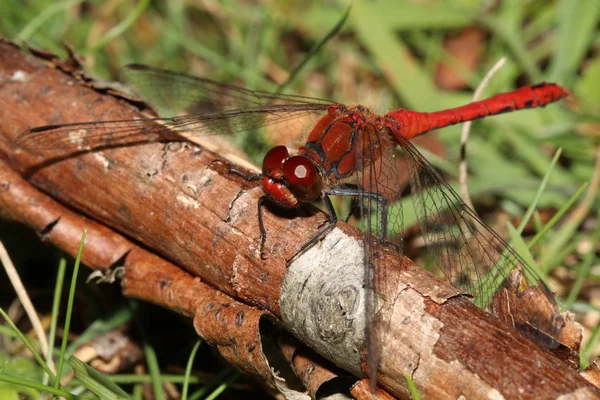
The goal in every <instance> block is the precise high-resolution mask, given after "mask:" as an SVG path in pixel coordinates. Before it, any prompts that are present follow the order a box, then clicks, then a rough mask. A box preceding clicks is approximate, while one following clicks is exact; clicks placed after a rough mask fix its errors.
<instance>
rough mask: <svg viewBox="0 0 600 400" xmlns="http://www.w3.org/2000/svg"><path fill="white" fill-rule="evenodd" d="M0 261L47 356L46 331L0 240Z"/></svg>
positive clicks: (52, 368) (50, 366) (50, 363)
mask: <svg viewBox="0 0 600 400" xmlns="http://www.w3.org/2000/svg"><path fill="white" fill-rule="evenodd" d="M0 262H1V263H2V265H3V266H4V270H5V271H6V275H8V279H10V282H11V283H12V285H13V287H14V288H15V292H16V294H17V297H18V298H19V300H20V301H21V304H22V305H23V309H24V310H25V312H26V313H27V316H28V317H29V320H30V321H31V326H32V327H33V330H34V332H35V334H36V335H37V337H38V339H39V342H40V347H41V350H42V353H43V354H44V355H46V356H47V355H48V354H50V353H49V352H48V338H47V337H46V332H45V331H44V328H43V326H42V322H41V321H40V317H39V315H38V313H37V311H36V310H35V307H34V306H33V303H32V302H31V299H30V298H29V295H28V294H27V290H26V289H25V286H23V282H22V281H21V277H20V276H19V273H18V272H17V269H16V268H15V265H14V264H13V262H12V260H11V259H10V256H9V254H8V252H7V251H6V248H5V247H4V244H3V243H2V241H0ZM47 361H48V367H49V368H50V370H51V371H52V372H56V370H55V367H54V363H53V362H52V359H48V360H47Z"/></svg>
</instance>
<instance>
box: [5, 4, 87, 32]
mask: <svg viewBox="0 0 600 400" xmlns="http://www.w3.org/2000/svg"><path fill="white" fill-rule="evenodd" d="M82 2H83V0H70V1H63V2H61V3H56V4H52V5H51V6H49V7H47V8H46V9H44V11H42V12H41V13H39V14H38V15H37V16H36V17H35V18H33V19H31V21H29V23H28V24H27V25H25V26H24V27H23V29H21V32H19V33H18V34H17V36H16V39H17V40H22V41H23V42H27V41H29V40H30V39H31V37H32V36H33V35H34V34H35V32H36V31H37V30H38V29H39V28H40V27H42V26H44V24H45V23H46V22H47V21H49V20H50V19H51V18H52V17H54V16H55V15H56V14H58V13H60V12H62V11H65V10H66V9H67V8H69V7H71V6H74V5H77V4H79V3H82Z"/></svg>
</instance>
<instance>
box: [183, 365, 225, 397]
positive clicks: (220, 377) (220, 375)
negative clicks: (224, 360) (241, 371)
mask: <svg viewBox="0 0 600 400" xmlns="http://www.w3.org/2000/svg"><path fill="white" fill-rule="evenodd" d="M233 371H235V369H234V368H233V367H226V368H224V369H223V370H221V371H220V372H219V373H218V374H217V375H216V376H215V377H214V379H212V381H211V382H209V383H207V384H206V385H205V386H204V387H203V388H200V389H198V390H197V391H195V392H194V393H193V394H192V395H191V396H190V398H189V400H198V399H200V398H202V397H204V396H205V394H206V393H207V392H208V391H209V390H210V389H211V388H213V387H215V386H217V384H219V382H222V381H224V380H225V378H227V376H228V375H229V374H231V373H232V372H233Z"/></svg>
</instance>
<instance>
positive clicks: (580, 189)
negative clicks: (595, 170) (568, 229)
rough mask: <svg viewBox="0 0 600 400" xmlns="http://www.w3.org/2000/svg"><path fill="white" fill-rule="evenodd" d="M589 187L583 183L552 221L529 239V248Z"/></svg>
mask: <svg viewBox="0 0 600 400" xmlns="http://www.w3.org/2000/svg"><path fill="white" fill-rule="evenodd" d="M587 187H588V184H587V183H584V184H582V185H581V186H580V187H579V189H577V191H576V192H575V193H574V194H573V196H571V198H570V199H569V200H568V201H567V202H566V203H565V204H564V206H562V207H561V208H560V209H559V210H558V211H557V212H556V213H555V214H554V215H553V216H552V218H550V221H548V223H547V224H546V225H544V227H543V228H542V229H541V230H540V231H539V232H538V233H536V234H535V236H534V237H533V238H532V239H531V240H530V241H529V245H528V246H529V248H532V247H533V246H535V245H536V244H537V242H538V241H540V239H542V238H543V237H544V235H545V234H546V232H548V231H549V230H550V229H552V227H553V226H554V225H556V223H557V222H558V221H559V220H560V218H561V217H562V216H563V215H564V214H565V213H566V212H567V211H568V210H569V209H570V208H571V206H572V205H573V204H575V202H576V201H577V199H578V198H579V196H581V194H582V193H583V191H584V190H585V189H586V188H587Z"/></svg>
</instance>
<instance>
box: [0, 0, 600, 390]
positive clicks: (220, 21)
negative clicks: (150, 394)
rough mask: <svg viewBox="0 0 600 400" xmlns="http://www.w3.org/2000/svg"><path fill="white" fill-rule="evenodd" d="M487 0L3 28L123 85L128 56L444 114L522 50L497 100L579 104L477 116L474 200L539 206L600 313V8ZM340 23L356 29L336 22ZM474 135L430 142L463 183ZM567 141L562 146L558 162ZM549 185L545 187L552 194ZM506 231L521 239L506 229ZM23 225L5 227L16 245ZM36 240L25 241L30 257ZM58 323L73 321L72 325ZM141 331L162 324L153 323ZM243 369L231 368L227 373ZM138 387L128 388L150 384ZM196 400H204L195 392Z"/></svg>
mask: <svg viewBox="0 0 600 400" xmlns="http://www.w3.org/2000/svg"><path fill="white" fill-rule="evenodd" d="M481 3H482V2H479V1H473V0H461V1H446V0H431V1H428V2H423V1H411V0H379V1H367V0H356V1H353V2H352V3H351V4H352V8H351V10H350V12H349V15H348V17H347V20H344V19H343V18H344V14H345V12H346V11H347V10H348V6H349V4H350V3H349V2H343V1H340V2H337V3H336V2H321V1H313V2H310V3H309V5H308V6H306V2H305V1H300V0H295V1H290V2H258V4H251V3H250V2H247V1H237V0H229V1H223V2H211V4H212V5H213V8H211V9H206V8H201V6H199V5H197V4H200V2H192V1H169V2H164V1H153V2H150V1H144V0H142V1H122V2H102V1H91V2H86V3H85V4H86V6H85V7H84V6H83V4H84V3H83V2H82V1H63V2H54V1H51V0H31V1H29V2H27V4H28V6H27V7H24V6H22V4H23V3H22V2H20V1H16V0H4V1H3V2H2V5H0V33H2V34H3V35H5V36H6V37H8V38H12V39H15V40H26V41H27V42H28V43H29V44H30V45H31V46H33V47H38V48H44V49H49V50H52V51H55V52H58V53H60V54H63V55H64V54H66V52H65V51H64V49H63V48H62V44H61V43H68V44H69V45H70V46H72V47H73V48H74V50H75V52H76V53H77V54H82V55H85V59H84V61H83V64H84V66H85V68H86V70H87V71H88V72H90V73H91V74H93V75H95V76H97V77H100V78H103V79H116V77H117V72H118V70H119V68H120V67H121V66H123V65H124V64H127V63H130V62H136V63H144V64H148V65H152V66H156V67H162V68H167V69H173V70H178V71H187V72H190V73H192V74H195V75H200V76H207V77H210V78H213V79H217V80H222V81H227V82H232V83H236V84H239V85H244V86H248V87H250V88H255V89H262V90H271V91H277V90H281V88H284V89H285V90H284V92H285V93H295V94H303V95H307V96H315V97H323V98H331V99H335V100H337V101H341V102H346V103H364V104H365V105H367V106H370V107H371V108H372V109H374V110H376V111H384V110H389V109H394V108H397V107H407V108H412V109H415V110H418V111H434V110H440V109H443V108H447V107H454V106H458V105H462V104H465V103H468V102H469V101H470V97H471V93H472V90H473V89H474V88H475V87H476V86H477V85H478V84H479V82H480V81H481V79H482V77H483V76H484V75H485V74H486V72H487V71H488V70H489V68H490V67H491V66H492V65H493V64H494V63H495V62H496V61H497V60H498V59H500V58H501V57H503V56H506V57H507V62H506V65H505V66H504V67H503V68H502V69H501V70H500V71H499V73H498V74H496V75H495V76H494V77H493V79H492V80H491V82H490V84H489V85H488V86H487V88H486V90H485V96H488V95H492V94H494V93H496V92H500V91H505V90H510V89H513V88H515V87H517V86H519V85H521V84H533V83H537V82H540V81H554V82H557V83H559V84H561V85H563V86H565V87H567V88H568V89H569V90H571V91H572V93H573V94H574V98H576V99H577V103H576V104H575V103H573V104H571V103H568V104H567V103H566V102H563V103H561V104H553V105H550V106H548V107H546V108H544V109H535V110H528V111H521V112H516V113H511V114H504V115H502V116H498V117H493V118H488V119H484V120H481V121H477V122H476V123H475V124H474V125H473V127H472V133H471V136H470V139H469V144H468V148H467V154H468V160H469V171H470V176H469V189H470V191H471V195H472V196H473V198H474V200H475V205H476V207H478V206H479V207H481V208H484V209H486V210H489V212H488V215H495V214H498V213H499V212H500V211H503V212H504V213H506V214H508V215H510V216H513V217H521V216H523V215H524V214H525V213H526V212H527V211H528V210H529V208H530V206H531V205H532V204H535V210H529V213H528V216H531V219H532V220H533V227H534V228H533V231H531V230H530V231H529V233H527V232H526V233H525V234H524V235H525V236H524V237H523V241H524V242H523V243H519V247H521V248H522V250H523V251H527V252H528V253H530V254H531V256H532V257H533V258H534V259H535V260H536V262H537V263H538V264H540V266H541V267H542V269H543V271H544V273H545V274H547V275H548V276H549V281H550V284H551V286H552V289H553V290H555V291H557V292H558V294H559V298H560V299H565V302H564V306H565V309H567V310H572V311H577V312H578V316H579V317H582V316H584V315H585V314H590V315H592V317H594V316H595V317H596V318H597V314H598V313H599V312H600V311H599V309H598V304H595V305H593V304H591V302H590V295H591V293H593V288H596V290H597V288H598V285H599V284H600V275H599V274H598V271H597V268H594V266H597V265H598V264H599V257H598V253H599V249H598V235H599V234H598V230H597V229H594V228H593V226H594V224H596V226H597V224H598V209H599V208H600V207H599V204H600V199H599V197H598V194H597V192H596V191H595V189H594V187H593V185H590V184H589V183H590V181H591V178H592V176H593V173H594V168H595V160H594V158H595V152H596V149H597V148H598V146H599V141H598V134H597V132H598V126H599V125H598V124H600V107H599V106H598V105H599V104H600V86H599V85H600V84H599V82H600V58H598V57H596V58H595V59H593V58H590V54H598V51H599V50H600V49H599V48H598V47H599V45H600V41H599V40H598V39H599V37H598V32H597V26H598V24H599V22H600V8H598V7H597V5H596V4H595V2H594V1H584V0H559V1H546V0H532V1H528V2H523V1H518V0H506V1H503V2H500V5H499V6H498V7H497V8H495V9H493V10H491V11H489V10H484V9H482V8H481ZM340 21H343V22H344V23H343V25H341V26H338V27H336V24H338V23H340ZM472 26H477V27H479V28H480V29H482V30H483V32H484V33H485V41H484V42H483V43H482V45H481V47H480V48H479V49H478V50H479V51H480V54H481V56H480V61H479V63H478V64H477V66H476V68H474V69H467V68H464V67H462V66H460V65H459V63H458V62H457V60H456V58H455V56H453V55H451V54H448V52H447V51H445V50H444V47H443V43H444V39H445V38H446V37H447V36H448V35H449V34H453V33H455V32H456V31H458V30H460V29H463V28H466V27H472ZM337 28H340V29H339V31H338V30H337ZM440 62H443V63H445V64H447V65H450V66H455V67H456V72H457V73H458V74H459V75H460V76H461V77H463V78H464V79H465V81H466V82H467V83H468V88H466V90H462V91H448V90H443V89H440V88H439V86H438V83H437V82H436V78H435V72H436V66H437V65H438V63H440ZM459 132H460V127H451V128H447V129H444V130H443V131H441V132H439V133H433V134H431V135H435V136H436V137H437V138H438V140H439V141H440V142H441V143H442V145H443V149H444V153H445V154H444V156H440V155H439V154H438V155H436V154H433V153H431V152H428V151H424V153H425V154H426V156H427V158H428V159H429V160H430V161H432V162H433V163H434V165H435V166H436V167H438V168H439V169H440V170H441V171H443V173H444V175H445V176H446V177H447V178H448V180H449V181H451V183H452V184H454V182H455V181H456V176H457V160H458V154H459V145H458V144H459ZM594 135H595V136H594ZM244 140H245V141H246V143H247V142H248V141H251V140H252V138H251V137H250V138H245V139H244ZM271 142H272V141H271ZM271 144H272V143H265V142H263V141H257V143H252V145H251V146H250V145H248V146H245V147H247V148H252V149H255V150H253V154H251V156H252V158H253V159H254V160H260V158H261V156H262V155H263V154H264V151H265V149H266V148H267V147H268V146H269V145H271ZM559 148H560V149H562V153H561V155H560V158H559V160H558V162H557V163H556V164H555V165H553V156H554V154H555V152H556V150H557V149H559ZM550 169H552V173H551V174H548V176H546V174H547V172H548V171H549V170H550ZM542 180H544V185H543V191H538V189H539V188H540V185H541V182H542ZM585 184H588V186H586V187H583V186H582V185H585ZM582 187H583V189H581V188H582ZM579 190H581V192H578V191H579ZM576 194H577V195H576ZM572 199H573V201H572V202H571V200H572ZM406 201H407V203H406V205H405V206H404V207H403V209H404V210H405V212H406V215H405V220H404V226H405V227H406V226H410V225H411V224H412V223H414V222H415V216H414V214H413V213H412V205H410V204H409V203H410V199H406ZM565 205H568V207H567V206H565ZM548 210H549V211H551V212H552V213H558V215H560V218H555V219H551V220H550V221H545V220H542V219H541V218H542V217H541V216H540V215H541V212H543V211H548ZM575 210H583V211H580V212H576V211H575ZM532 211H533V212H532ZM494 228H496V229H497V230H499V231H500V232H504V236H505V237H508V229H506V227H505V226H504V225H499V226H494ZM8 234H9V233H8V232H7V231H3V230H2V222H0V239H2V238H3V237H4V236H7V235H8ZM513 234H514V232H513ZM515 239H516V238H515ZM532 241H533V245H531V243H532ZM516 242H518V241H516ZM27 245H28V244H27V243H22V244H21V246H20V247H19V246H18V245H17V246H14V247H13V249H12V251H14V252H15V253H18V252H19V251H21V252H22V251H23V249H26V248H27ZM524 245H528V247H525V246H524ZM25 251H26V250H25ZM4 301H8V299H5V300H4ZM6 304H7V303H4V304H3V306H4V305H6ZM131 313H132V311H131V310H128V309H127V307H124V308H122V309H120V311H118V312H115V314H114V316H113V321H114V323H115V324H118V323H122V322H123V320H129V319H131V318H132V315H131ZM52 315H54V316H56V315H57V314H56V311H54V312H53V313H52ZM94 316H95V317H97V322H96V323H92V324H91V325H90V326H88V327H87V329H85V330H84V331H83V332H84V333H85V332H88V331H89V330H91V331H94V332H95V330H96V329H100V330H102V329H104V328H105V327H104V326H102V325H103V324H104V323H105V322H106V321H105V320H104V319H102V318H100V317H99V316H97V315H94ZM124 316H125V317H124ZM58 324H59V325H60V326H64V325H63V322H62V321H60V322H58ZM53 326H55V325H53ZM586 328H588V330H587V331H586V333H589V335H587V334H586V337H585V338H584V343H583V348H584V350H585V353H584V354H582V356H583V364H586V363H587V362H588V361H587V360H588V358H589V357H593V356H597V355H598V354H600V346H599V344H598V342H599V341H600V329H598V328H597V327H596V328H595V329H594V327H586ZM138 329H140V330H141V331H142V332H143V331H144V329H148V328H147V327H143V326H142V325H138ZM0 332H2V331H0ZM79 333H81V332H79ZM2 334H6V333H2ZM52 336H54V335H51V337H52ZM86 337H88V336H84V338H86ZM81 340H82V341H83V340H84V339H81ZM144 346H145V347H144V351H145V354H146V357H147V360H148V363H149V364H148V372H149V376H150V377H151V378H152V379H151V381H152V382H153V385H154V389H155V391H156V394H157V396H160V395H159V394H158V393H160V390H159V386H160V381H161V380H162V378H161V374H160V370H161V365H160V358H157V357H156V355H155V353H154V352H153V350H152V345H151V344H150V343H149V342H145V343H144ZM70 347H72V344H71V346H70ZM55 352H56V353H57V354H60V355H61V357H65V356H67V355H68V354H69V350H65V349H62V348H61V349H60V350H58V349H55ZM184 364H185V363H184ZM230 376H231V374H229V375H228V374H225V375H224V377H223V378H222V382H220V383H224V382H226V381H227V380H228V377H230ZM192 378H193V377H192ZM192 381H194V379H191V380H190V383H192ZM131 382H132V383H131V385H130V386H128V387H133V388H134V389H132V391H133V392H136V390H137V391H139V388H140V387H139V386H136V385H137V384H136V383H134V381H133V380H132V381H131ZM220 383H217V384H215V386H218V385H219V384H220ZM194 384H195V385H196V384H197V383H196V381H194ZM136 388H137V389H136ZM36 390H39V388H37V389H36ZM188 398H194V394H193V392H192V391H190V392H189V394H188Z"/></svg>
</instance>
